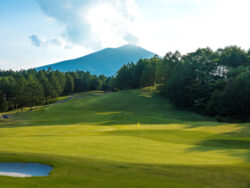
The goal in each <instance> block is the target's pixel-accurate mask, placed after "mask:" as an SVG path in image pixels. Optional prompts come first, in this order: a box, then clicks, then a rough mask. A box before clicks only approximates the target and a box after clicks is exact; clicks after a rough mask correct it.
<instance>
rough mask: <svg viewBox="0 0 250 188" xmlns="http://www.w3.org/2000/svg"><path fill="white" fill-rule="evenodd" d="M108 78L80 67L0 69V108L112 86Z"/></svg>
mask: <svg viewBox="0 0 250 188" xmlns="http://www.w3.org/2000/svg"><path fill="white" fill-rule="evenodd" d="M112 81H113V80H112V78H107V77H105V76H104V75H100V76H95V75H91V74H90V73H89V72H83V71H76V72H67V73H62V72H59V71H52V70H51V69H49V70H46V71H45V70H41V71H36V70H34V69H31V70H27V71H0V111H2V112H3V111H8V110H13V109H17V108H23V107H30V108H32V106H34V105H41V104H48V103H51V102H53V101H54V100H55V99H56V98H57V97H59V96H62V95H69V94H71V93H75V92H82V91H90V90H104V91H106V90H113V86H112V85H113V84H112Z"/></svg>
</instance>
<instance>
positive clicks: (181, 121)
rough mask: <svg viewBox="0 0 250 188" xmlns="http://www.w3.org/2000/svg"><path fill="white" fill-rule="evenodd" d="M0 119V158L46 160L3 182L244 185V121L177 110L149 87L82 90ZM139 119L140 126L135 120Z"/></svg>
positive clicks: (249, 171)
mask: <svg viewBox="0 0 250 188" xmlns="http://www.w3.org/2000/svg"><path fill="white" fill-rule="evenodd" d="M14 116H15V118H14V119H11V120H0V127H1V128H0V143H1V144H0V161H1V162H12V161H13V162H39V163H43V164H48V165H52V166H53V167H54V169H53V170H52V173H51V175H50V176H48V177H39V178H37V177H32V178H24V179H16V178H11V177H3V176H2V177H1V176H0V182H1V185H2V186H3V187H34V186H36V187H102V188H103V187H114V188H115V187H150V188H152V187H170V188H178V187H183V188H187V187H190V188H195V187H204V188H208V187H213V188H216V187H218V188H221V187H225V188H235V187H237V188H241V187H242V188H248V187H249V185H250V163H249V161H250V137H249V134H250V128H249V127H250V124H249V123H245V124H227V123H218V122H216V121H214V120H213V119H212V118H208V117H203V116H200V115H197V114H195V113H191V112H187V111H180V110H177V109H175V108H174V107H173V106H171V105H170V104H169V103H168V102H167V101H166V100H165V99H162V98H161V97H160V96H158V94H157V92H155V90H154V89H153V88H146V89H143V90H130V91H123V92H116V93H102V92H98V93H96V92H87V93H82V94H78V95H76V96H74V98H73V99H71V100H68V101H67V102H65V103H57V104H53V105H50V106H47V107H41V108H39V109H37V110H35V111H33V112H28V111H27V112H23V113H17V114H16V115H14ZM138 122H139V126H138Z"/></svg>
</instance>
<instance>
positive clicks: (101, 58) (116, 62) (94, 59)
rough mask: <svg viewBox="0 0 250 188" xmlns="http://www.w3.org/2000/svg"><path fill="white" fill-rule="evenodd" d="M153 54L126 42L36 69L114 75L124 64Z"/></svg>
mask: <svg viewBox="0 0 250 188" xmlns="http://www.w3.org/2000/svg"><path fill="white" fill-rule="evenodd" d="M154 55H155V54H154V53H152V52H150V51H147V50H145V49H143V48H141V47H139V46H136V45H134V44H127V45H124V46H121V47H118V48H105V49H103V50H100V51H97V52H94V53H92V54H89V55H86V56H83V57H80V58H77V59H72V60H67V61H62V62H59V63H55V64H51V65H46V66H43V67H38V68H36V70H42V69H48V68H49V67H51V68H52V69H53V70H59V71H61V72H68V71H76V70H81V71H89V72H90V73H91V74H97V75H100V74H104V75H107V76H111V75H114V74H115V73H116V72H117V71H118V70H119V69H120V68H121V67H122V66H123V65H124V64H127V63H131V62H134V63H136V62H137V61H138V60H139V59H146V58H151V57H153V56H154Z"/></svg>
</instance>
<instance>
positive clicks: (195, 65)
mask: <svg viewBox="0 0 250 188" xmlns="http://www.w3.org/2000/svg"><path fill="white" fill-rule="evenodd" d="M147 86H156V87H157V88H158V90H159V92H160V94H161V95H162V96H163V97H165V98H166V99H168V100H169V101H170V102H172V103H173V104H174V105H175V106H177V107H179V108H184V109H189V110H192V111H195V112H198V113H201V114H204V115H209V116H215V117H216V118H217V119H218V120H220V121H228V120H231V119H237V120H241V121H246V120H249V119H250V50H248V51H245V50H243V49H241V48H239V47H237V46H228V47H225V48H224V49H218V50H216V51H213V50H211V49H210V48H203V49H198V50H196V51H195V52H192V53H188V54H185V55H181V54H180V53H179V52H178V51H176V52H174V53H172V52H168V53H167V54H166V55H165V56H164V57H159V56H155V57H153V58H151V59H141V60H139V61H138V62H137V63H128V64H126V65H124V66H122V67H121V68H120V70H119V71H118V72H117V74H116V75H115V76H113V77H106V76H104V75H100V76H95V75H91V74H90V73H89V72H83V71H76V72H66V73H62V72H58V71H52V70H51V69H49V70H47V71H45V70H42V71H38V72H37V71H35V70H27V71H19V72H14V71H0V110H1V111H6V110H12V109H16V108H22V107H26V106H30V107H31V106H34V105H38V104H46V103H50V102H52V101H53V100H54V99H55V98H57V97H58V96H62V95H68V94H71V93H74V92H82V91H90V90H104V91H117V90H126V89H136V88H143V87H147ZM121 100H122V99H121Z"/></svg>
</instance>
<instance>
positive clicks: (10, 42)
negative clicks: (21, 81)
mask: <svg viewBox="0 0 250 188" xmlns="http://www.w3.org/2000/svg"><path fill="white" fill-rule="evenodd" d="M249 7H250V1H249V0H237V1H235V0H0V28H1V29H0V69H14V70H19V69H26V68H33V67H37V66H41V65H46V64H50V63H55V62H58V61H61V60H65V59H71V58H76V57H79V56H83V55H86V54H88V53H91V52H94V51H96V50H100V49H102V48H106V47H118V46H121V45H125V44H127V43H134V44H137V45H139V46H142V47H144V48H146V49H148V50H150V51H152V52H155V53H158V54H159V55H164V54H165V53H166V52H168V51H175V50H179V51H181V52H182V53H186V52H190V51H193V50H196V49H197V48H199V47H207V46H209V47H211V48H212V49H217V48H220V47H224V46H227V45H238V46H240V47H242V48H244V49H248V48H249V47H250V46H249V44H250V37H249V33H250V26H249V18H250V11H249V10H248V9H249Z"/></svg>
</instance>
